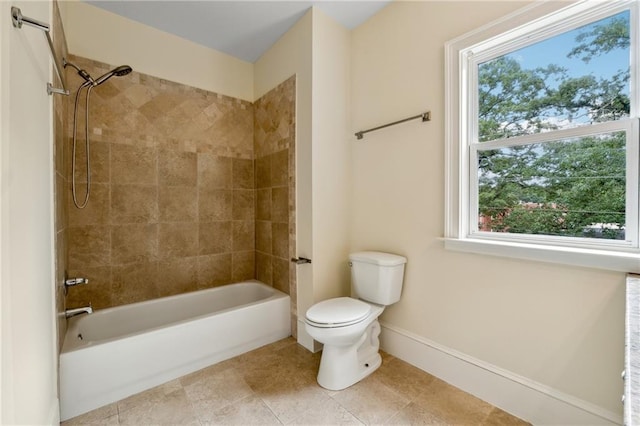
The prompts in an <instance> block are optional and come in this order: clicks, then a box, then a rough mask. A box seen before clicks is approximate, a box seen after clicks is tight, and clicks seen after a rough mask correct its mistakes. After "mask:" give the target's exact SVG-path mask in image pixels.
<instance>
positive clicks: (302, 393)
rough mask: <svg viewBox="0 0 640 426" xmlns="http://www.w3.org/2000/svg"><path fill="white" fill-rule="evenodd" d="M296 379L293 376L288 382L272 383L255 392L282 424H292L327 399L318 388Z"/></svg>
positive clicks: (306, 381)
mask: <svg viewBox="0 0 640 426" xmlns="http://www.w3.org/2000/svg"><path fill="white" fill-rule="evenodd" d="M298 378H299V377H295V376H294V377H290V380H289V381H274V382H273V383H272V385H271V386H268V387H265V388H261V389H260V390H258V391H257V392H256V393H257V395H258V396H259V397H260V398H262V400H263V401H264V403H265V404H266V405H267V406H268V407H269V409H270V410H271V411H273V413H274V414H275V415H276V416H277V417H278V419H279V420H280V421H281V422H282V423H284V424H290V423H292V422H294V421H295V420H296V419H297V418H298V417H300V416H302V415H303V414H304V413H306V412H307V411H309V410H313V409H314V408H316V407H318V406H319V405H321V404H323V403H324V402H325V401H326V400H328V399H329V396H328V395H327V394H326V393H324V392H323V391H322V390H321V389H320V386H318V385H317V384H315V383H311V382H310V381H308V380H297V379H298Z"/></svg>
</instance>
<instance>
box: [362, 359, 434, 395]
mask: <svg viewBox="0 0 640 426" xmlns="http://www.w3.org/2000/svg"><path fill="white" fill-rule="evenodd" d="M372 376H373V377H375V378H376V379H378V380H379V381H380V382H382V383H384V384H385V385H387V386H389V387H390V388H391V389H393V390H395V391H396V392H398V393H399V394H400V395H402V396H404V397H405V398H407V399H409V400H410V401H413V400H414V399H415V398H416V397H417V396H418V395H420V394H421V393H422V392H423V391H425V390H426V389H427V388H428V387H429V385H430V384H431V382H432V381H433V380H434V379H435V378H434V377H433V376H432V375H430V374H427V373H425V372H424V371H422V370H420V369H419V368H417V367H414V366H413V365H411V364H409V363H406V362H404V361H402V360H400V359H397V358H391V359H389V360H383V362H382V365H381V366H380V368H379V369H378V370H377V371H376V372H374V373H373V375H372Z"/></svg>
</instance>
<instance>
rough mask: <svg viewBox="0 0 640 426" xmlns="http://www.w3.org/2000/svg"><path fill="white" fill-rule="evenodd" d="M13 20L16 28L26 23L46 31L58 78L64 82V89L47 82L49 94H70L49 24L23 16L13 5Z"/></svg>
mask: <svg viewBox="0 0 640 426" xmlns="http://www.w3.org/2000/svg"><path fill="white" fill-rule="evenodd" d="M11 21H12V22H13V26H14V27H16V28H22V24H25V25H28V26H30V27H34V28H37V29H39V30H42V31H44V35H45V37H46V38H47V43H49V49H50V50H51V56H52V57H53V62H54V64H55V65H56V73H58V78H59V79H60V82H62V89H59V88H57V87H53V85H52V84H51V83H47V93H48V94H49V95H51V94H53V93H58V94H60V95H67V96H69V89H67V80H66V79H65V78H64V73H63V72H62V67H61V66H60V62H59V61H58V55H56V50H55V49H54V47H53V41H51V36H50V35H49V30H50V28H49V25H47V24H45V23H44V22H40V21H36V20H35V19H32V18H28V17H26V16H23V15H22V11H21V10H20V8H19V7H15V6H11Z"/></svg>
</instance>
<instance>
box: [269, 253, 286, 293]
mask: <svg viewBox="0 0 640 426" xmlns="http://www.w3.org/2000/svg"><path fill="white" fill-rule="evenodd" d="M271 262H272V263H271V267H272V280H273V286H274V287H275V288H277V289H278V290H280V291H282V292H284V293H287V294H289V263H290V262H291V261H290V260H289V259H280V258H277V257H273V258H272V259H271Z"/></svg>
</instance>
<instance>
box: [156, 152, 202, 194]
mask: <svg viewBox="0 0 640 426" xmlns="http://www.w3.org/2000/svg"><path fill="white" fill-rule="evenodd" d="M158 179H159V183H160V185H165V186H196V184H197V181H198V156H197V154H196V153H195V152H180V151H168V150H162V151H160V152H159V155H158Z"/></svg>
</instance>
